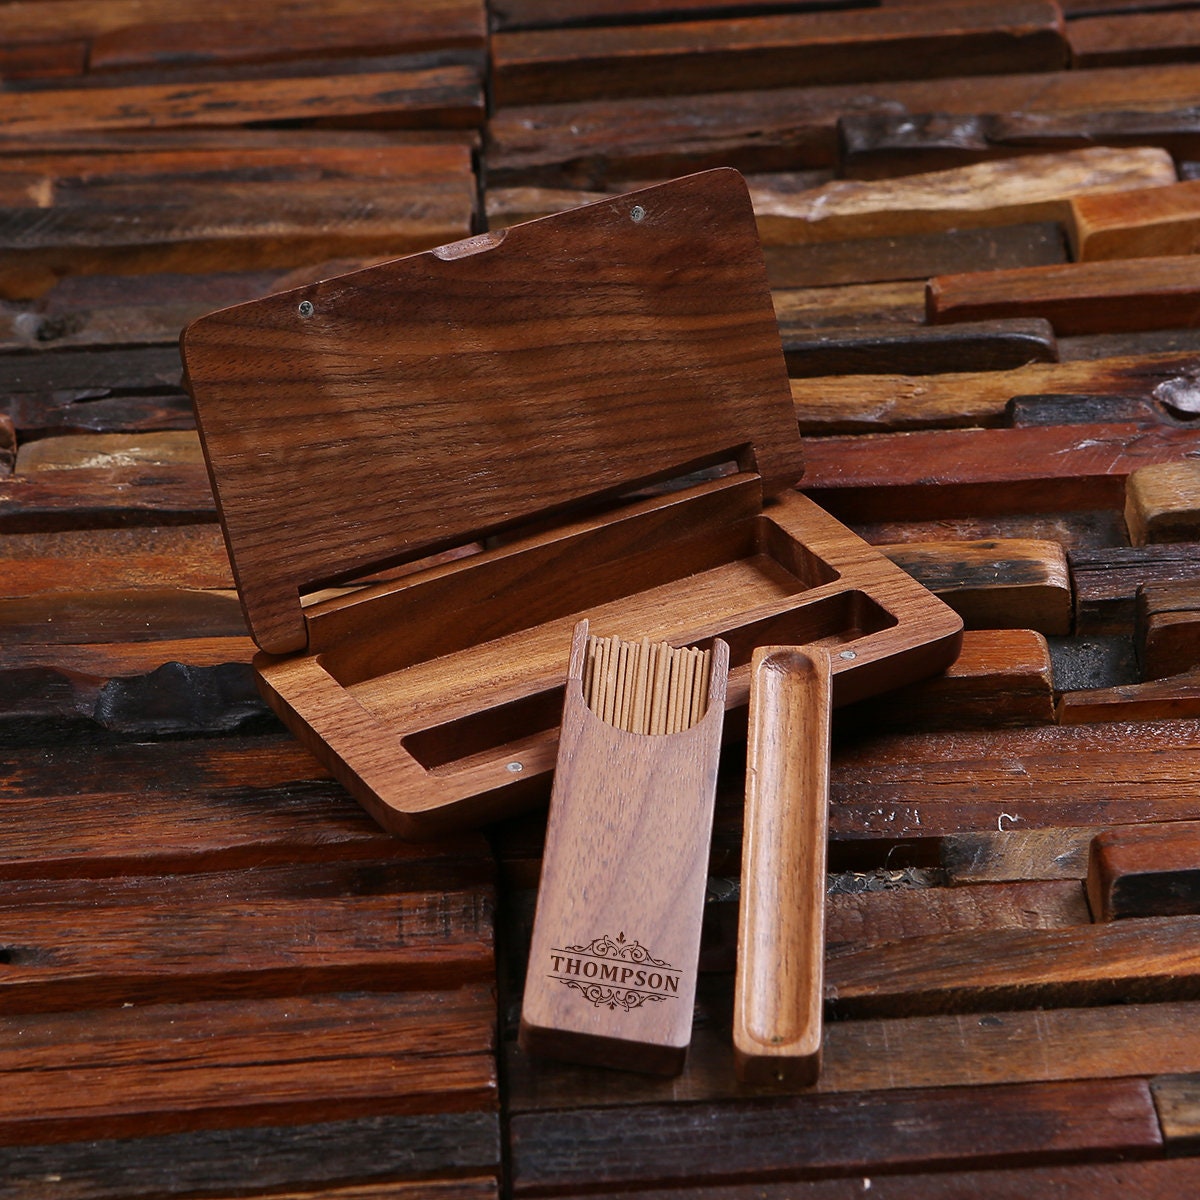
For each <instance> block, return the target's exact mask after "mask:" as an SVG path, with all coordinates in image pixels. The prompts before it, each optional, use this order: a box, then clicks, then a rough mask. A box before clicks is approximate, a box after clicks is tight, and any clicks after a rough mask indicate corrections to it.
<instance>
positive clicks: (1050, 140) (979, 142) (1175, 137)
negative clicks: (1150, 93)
mask: <svg viewBox="0 0 1200 1200" xmlns="http://www.w3.org/2000/svg"><path fill="white" fill-rule="evenodd" d="M1180 102H1181V103H1180V105H1179V106H1178V107H1164V108H1160V107H1159V106H1155V108H1154V109H1151V110H1148V111H1138V110H1137V109H1136V108H1135V107H1134V105H1133V104H1130V106H1129V109H1128V110H1127V111H1122V110H1119V109H1118V110H1115V111H1105V109H1104V108H1103V107H1102V106H1098V105H1093V106H1085V107H1082V108H1079V109H1076V110H1074V111H1062V112H1054V111H1048V112H1031V111H1028V109H1027V107H1026V106H1025V105H1022V104H1020V103H1018V104H1017V106H1016V107H1015V108H1013V109H1012V110H1011V111H1009V112H998V111H996V110H995V107H994V106H993V105H992V104H990V103H987V102H985V104H984V105H983V107H982V108H981V109H980V111H979V112H976V113H969V112H957V111H952V112H925V113H916V112H913V113H905V114H904V115H897V114H895V113H888V112H886V111H879V112H874V113H867V114H861V115H860V114H858V113H846V114H845V115H843V116H842V117H841V118H840V119H839V121H838V130H839V133H840V135H841V146H842V160H841V169H842V172H843V174H844V175H845V176H846V177H847V178H851V179H884V178H887V177H889V176H891V175H895V174H909V173H912V172H915V171H942V170H947V169H949V168H951V167H961V166H966V165H968V164H970V163H976V162H987V161H989V160H991V159H996V158H1010V157H1013V156H1014V155H1024V154H1030V153H1033V152H1036V151H1042V152H1045V151H1047V150H1055V149H1057V150H1069V149H1077V148H1080V147H1084V146H1097V145H1099V146H1139V145H1141V146H1161V147H1162V148H1163V149H1164V150H1167V151H1169V152H1170V153H1172V154H1174V155H1176V156H1177V157H1180V158H1194V157H1195V156H1196V154H1197V153H1198V152H1200V110H1198V109H1196V108H1195V107H1192V106H1191V104H1192V101H1190V100H1185V99H1184V98H1183V97H1182V96H1181V97H1180Z"/></svg>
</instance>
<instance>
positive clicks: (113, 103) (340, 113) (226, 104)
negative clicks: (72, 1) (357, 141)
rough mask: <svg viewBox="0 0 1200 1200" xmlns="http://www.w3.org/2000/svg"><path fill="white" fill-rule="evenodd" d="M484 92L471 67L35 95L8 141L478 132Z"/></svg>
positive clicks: (10, 119)
mask: <svg viewBox="0 0 1200 1200" xmlns="http://www.w3.org/2000/svg"><path fill="white" fill-rule="evenodd" d="M482 116H483V89H482V87H481V81H480V79H479V74H478V72H477V71H476V70H474V69H473V68H471V67H464V66H449V67H432V68H429V69H426V70H417V71H394V72H384V73H379V74H371V73H364V74H347V75H342V76H330V77H327V78H323V79H320V80H319V81H318V80H314V79H312V78H309V77H306V76H296V77H293V78H279V79H266V80H225V81H220V82H213V83H199V84H195V85H193V86H192V87H189V88H187V89H185V91H184V93H183V94H182V95H181V94H180V91H179V86H178V84H172V83H166V84H126V85H124V86H115V87H105V88H79V89H76V90H68V89H55V90H54V91H52V92H47V91H40V90H31V91H24V92H13V93H12V94H11V95H9V96H8V97H7V103H6V111H5V113H4V116H3V117H0V134H3V135H4V136H5V137H29V138H37V137H38V136H39V135H43V134H48V133H55V132H61V131H63V130H104V129H137V128H145V127H151V128H156V129H164V128H166V129H169V128H173V127H185V128H186V127H188V126H209V127H211V126H213V125H245V124H249V123H252V122H261V121H286V120H299V121H306V122H313V121H318V120H322V119H324V120H333V121H337V120H339V119H340V120H342V121H343V122H344V121H346V120H347V119H349V120H350V121H351V122H353V123H355V124H364V123H365V124H368V125H369V124H372V123H374V124H377V125H382V126H383V127H389V126H390V127H392V128H398V129H413V128H426V129H428V128H442V129H469V128H475V127H477V126H478V125H479V124H480V122H481V119H482Z"/></svg>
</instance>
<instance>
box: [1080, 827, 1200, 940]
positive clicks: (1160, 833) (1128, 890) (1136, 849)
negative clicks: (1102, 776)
mask: <svg viewBox="0 0 1200 1200" xmlns="http://www.w3.org/2000/svg"><path fill="white" fill-rule="evenodd" d="M1087 889H1088V903H1089V904H1090V905H1091V909H1092V915H1093V917H1094V918H1095V919H1096V920H1097V921H1113V920H1117V919H1118V918H1121V917H1162V916H1170V915H1172V914H1174V913H1194V912H1200V822H1198V821H1172V822H1166V823H1164V824H1162V825H1129V826H1126V827H1124V828H1122V829H1108V830H1105V831H1104V832H1103V833H1098V834H1097V835H1096V836H1095V837H1094V838H1093V839H1092V845H1091V851H1090V853H1089V855H1088V877H1087Z"/></svg>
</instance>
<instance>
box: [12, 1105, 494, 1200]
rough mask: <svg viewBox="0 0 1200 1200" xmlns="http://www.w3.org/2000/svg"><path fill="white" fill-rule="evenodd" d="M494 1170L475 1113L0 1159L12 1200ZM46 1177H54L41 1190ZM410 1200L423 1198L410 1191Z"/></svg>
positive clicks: (19, 1150)
mask: <svg viewBox="0 0 1200 1200" xmlns="http://www.w3.org/2000/svg"><path fill="white" fill-rule="evenodd" d="M499 1161H500V1132H499V1122H498V1119H497V1117H496V1115H495V1114H494V1113H483V1112H473V1113H429V1114H421V1115H419V1116H380V1117H360V1118H357V1119H354V1120H347V1121H327V1122H323V1123H320V1124H310V1125H295V1126H282V1127H279V1128H270V1127H267V1128H262V1129H257V1128H251V1129H229V1130H204V1131H197V1132H193V1133H183V1134H168V1135H163V1136H158V1137H146V1138H141V1139H117V1140H100V1141H83V1142H69V1143H64V1144H57V1145H56V1144H42V1145H26V1146H10V1147H5V1148H4V1149H3V1150H0V1171H2V1172H3V1174H4V1178H5V1187H6V1189H7V1190H8V1192H9V1194H10V1195H11V1196H13V1197H15V1198H17V1200H47V1198H48V1196H49V1195H50V1189H53V1190H60V1191H61V1190H62V1189H63V1188H69V1189H70V1191H71V1194H72V1195H73V1196H76V1197H79V1200H118V1198H119V1197H130V1196H136V1197H146V1198H147V1200H149V1198H150V1197H159V1196H180V1197H183V1196H189V1195H194V1194H196V1193H198V1192H201V1193H207V1194H209V1195H216V1194H219V1193H222V1192H224V1193H226V1194H231V1195H237V1194H243V1195H244V1194H245V1185H246V1165H247V1163H253V1164H254V1184H255V1187H256V1188H258V1189H259V1190H260V1191H261V1192H262V1193H264V1194H269V1193H271V1192H278V1191H279V1190H280V1189H283V1188H293V1189H296V1190H303V1189H305V1188H310V1189H311V1188H322V1187H324V1186H327V1185H330V1184H338V1183H363V1182H367V1183H372V1182H375V1181H381V1182H386V1181H389V1180H393V1179H400V1180H414V1179H423V1178H429V1177H434V1178H437V1177H439V1176H441V1177H446V1176H451V1177H453V1176H455V1175H458V1174H463V1175H479V1174H481V1173H484V1172H495V1171H496V1170H497V1169H498V1166H499ZM47 1176H56V1177H57V1178H55V1179H53V1180H52V1181H48V1180H47ZM469 1186H471V1185H469V1184H468V1187H469ZM451 1194H453V1193H451ZM434 1195H437V1193H436V1192H435V1193H434ZM415 1200H424V1198H423V1197H421V1195H420V1193H419V1192H417V1193H416V1194H415Z"/></svg>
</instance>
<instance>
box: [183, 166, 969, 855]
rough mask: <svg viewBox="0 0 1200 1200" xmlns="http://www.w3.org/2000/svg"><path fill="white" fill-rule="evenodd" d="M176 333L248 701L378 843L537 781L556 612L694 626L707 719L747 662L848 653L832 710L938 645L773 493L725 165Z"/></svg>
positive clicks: (767, 358)
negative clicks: (300, 747)
mask: <svg viewBox="0 0 1200 1200" xmlns="http://www.w3.org/2000/svg"><path fill="white" fill-rule="evenodd" d="M182 345H183V355H184V361H185V365H186V379H187V382H188V387H189V390H190V391H191V393H192V396H193V398H194V401H195V405H196V413H197V420H198V423H199V427H200V434H201V438H202V440H203V444H204V449H205V454H206V457H207V460H208V463H209V469H210V473H211V477H212V482H213V488H214V491H215V493H216V496H217V503H218V508H219V512H220V516H221V522H222V526H223V528H224V531H225V537H226V541H227V544H228V547H229V553H230V557H231V559H232V562H233V566H234V571H235V576H236V579H237V584H238V591H239V594H240V596H241V599H242V603H243V606H244V608H245V613H246V619H247V621H248V623H249V627H250V630H251V632H252V634H253V636H254V639H255V641H256V642H257V644H258V645H259V646H260V647H261V649H262V653H261V654H260V655H258V656H257V657H256V659H255V667H256V670H257V672H258V676H259V679H260V681H261V686H262V689H263V691H264V694H265V695H266V696H267V698H268V700H269V701H270V703H271V704H272V706H273V707H274V708H275V710H276V711H277V712H278V713H279V714H280V716H281V717H282V718H283V719H284V721H286V722H287V723H288V725H289V726H290V727H291V728H292V729H293V730H294V731H295V732H296V733H297V735H298V736H299V737H300V738H301V739H302V740H303V741H304V742H305V743H306V744H307V745H308V746H309V748H310V749H311V750H312V751H313V752H314V753H315V754H316V755H317V756H318V757H319V758H321V759H322V760H323V761H324V762H325V763H326V764H327V765H328V766H329V767H330V768H331V769H332V770H333V772H334V773H335V774H336V775H337V777H338V778H339V779H341V780H342V781H343V782H344V783H345V784H346V785H347V786H348V787H349V788H350V790H351V791H352V792H353V793H354V794H355V795H356V796H357V797H358V798H359V800H361V801H362V803H363V804H364V805H365V806H366V807H367V809H368V810H369V811H370V812H371V813H372V814H373V815H374V816H375V817H376V818H377V819H378V820H379V821H380V823H381V824H383V825H384V826H385V827H386V828H388V829H390V830H392V831H394V832H396V833H398V834H401V835H404V836H414V837H420V836H427V835H433V834H438V833H441V832H443V831H445V830H447V829H449V828H452V827H456V826H459V825H462V824H464V823H477V822H481V821H486V820H489V819H492V818H495V817H498V816H500V815H503V814H505V813H508V812H511V811H514V810H515V809H516V808H517V807H518V806H520V805H522V804H525V803H527V802H528V801H529V800H530V799H533V798H538V797H543V796H544V795H545V794H546V792H547V776H548V774H549V773H550V772H551V771H552V769H553V766H554V761H555V751H556V739H557V727H558V722H559V718H560V715H561V711H562V699H563V681H564V678H565V676H566V671H567V661H568V654H569V650H570V645H571V630H572V627H573V626H574V624H575V623H576V621H577V620H579V619H580V618H581V617H585V616H586V617H587V618H589V620H590V621H591V624H592V628H593V630H595V631H596V632H597V633H599V634H603V635H611V634H619V635H620V636H622V637H625V638H641V637H649V638H651V639H661V640H668V641H671V642H672V643H674V644H676V645H682V644H684V643H693V644H694V643H698V642H703V641H704V640H705V639H710V638H712V637H715V636H720V637H721V638H723V639H724V640H725V641H726V642H728V644H729V647H730V651H731V658H730V662H731V667H732V671H731V675H730V679H729V688H728V698H727V703H728V704H729V705H730V706H738V705H744V704H745V702H746V698H747V688H748V670H749V662H750V657H751V653H752V651H753V649H754V647H755V646H757V645H761V644H764V643H811V642H821V643H825V644H830V645H837V646H844V647H845V650H844V652H843V653H841V654H835V656H834V662H835V669H836V671H837V680H836V684H837V687H838V699H839V700H846V699H850V698H852V697H854V696H856V695H865V694H867V693H869V692H872V691H876V690H879V689H880V688H881V687H882V686H884V685H885V683H888V682H897V681H899V680H901V679H904V678H912V677H914V676H917V675H920V674H923V673H930V672H933V671H936V670H938V669H940V668H941V667H943V666H945V665H946V664H947V663H948V662H949V661H951V660H952V659H953V656H954V654H955V653H956V651H957V644H958V636H959V629H960V623H959V621H958V618H957V617H956V616H955V615H954V614H953V613H952V612H950V611H949V610H948V609H947V608H945V606H943V605H942V604H941V603H940V602H939V601H937V600H936V599H935V598H934V597H932V596H931V595H930V594H929V593H928V592H926V591H925V590H924V589H923V588H921V587H919V586H918V585H917V584H916V583H914V582H913V581H912V580H911V579H910V578H909V577H908V576H907V575H905V574H904V573H903V572H902V571H900V570H899V569H898V568H896V567H894V566H893V565H892V564H891V563H889V562H888V561H887V560H886V559H884V558H883V557H882V556H881V555H880V554H878V552H876V551H874V550H872V549H871V548H870V547H868V546H867V545H866V544H865V543H863V542H862V541H861V540H859V539H858V538H857V537H855V536H854V535H853V534H851V533H850V532H849V531H848V530H846V529H845V528H844V527H843V526H841V525H840V524H838V523H837V522H836V521H834V520H833V519H832V518H830V517H829V516H828V515H826V514H825V513H824V512H822V511H821V510H820V509H819V508H817V507H816V506H815V505H814V504H812V503H811V502H810V501H808V500H807V499H805V498H804V497H803V496H802V495H799V494H798V493H796V492H794V491H793V490H792V488H793V485H794V484H795V483H796V481H797V480H798V479H799V478H800V476H801V474H802V471H803V458H802V448H801V442H800V437H799V435H798V432H797V427H796V420H795V415H794V410H793V407H792V400H791V394H790V390H789V386H788V379H787V373H786V370H785V367H784V360H783V354H782V351H781V348H780V341H779V335H778V330H777V327H776V322H775V314H774V310H773V308H772V304H771V295H770V291H769V289H768V285H767V279H766V272H765V268H764V264H763V257H762V251H761V249H760V246H759V242H758V236H757V231H756V228H755V222H754V216H753V212H752V210H751V206H750V200H749V196H748V194H747V191H746V187H745V184H744V182H743V181H742V179H741V177H740V176H739V175H738V174H737V173H736V172H734V171H730V170H716V171H708V172H705V173H702V174H699V175H694V176H690V177H688V178H685V179H680V180H676V181H674V182H671V183H668V184H663V185H661V186H657V187H652V188H648V189H645V190H643V191H639V192H636V193H633V194H631V195H626V196H618V197H614V198H613V199H611V200H605V201H602V202H600V203H597V204H592V205H588V206H586V207H583V208H579V209H576V210H574V211H571V212H567V213H563V214H560V215H557V216H553V217H547V218H544V219H542V220H537V221H531V222H528V223H527V224H524V225H518V226H515V227H513V228H511V229H508V230H501V231H497V232H494V233H487V234H480V235H478V236H476V237H472V238H468V239H466V240H465V241H461V242H456V243H453V244H451V245H448V246H442V247H440V248H438V249H435V250H431V251H428V252H425V253H422V254H417V255H413V256H411V257H408V258H402V259H399V260H396V261H394V262H389V263H385V264H383V265H380V266H376V267H372V268H369V269H366V270H361V271H357V272H354V273H352V274H348V275H345V276H341V277H339V278H335V279H328V280H324V281H322V282H320V283H315V284H313V285H311V286H307V287H303V288H299V289H296V290H294V291H290V292H285V293H281V294H279V295H274V296H269V297H267V298H265V299H262V300H258V301H254V302H252V303H249V304H243V305H239V306H237V307H235V308H229V309H225V310H223V311H221V312H217V313H213V314H211V315H209V316H206V317H204V318H202V319H200V320H198V321H196V322H194V323H193V324H192V325H190V326H189V327H188V328H187V329H186V330H185V332H184V335H183V339H182ZM479 545H482V547H483V548H482V550H480V551H479V552H477V553H468V554H466V555H465V556H464V557H460V558H457V559H455V560H453V561H447V562H443V563H441V564H440V565H433V566H429V567H428V568H426V569H422V570H419V571H417V572H415V573H412V574H408V575H405V576H403V577H399V578H394V579H391V580H387V579H385V580H382V581H377V582H373V583H370V584H368V585H366V586H359V587H351V586H347V587H344V588H343V589H342V590H340V591H337V592H336V593H333V594H330V593H329V592H328V589H329V588H330V587H331V586H333V585H346V584H348V582H349V581H352V580H355V579H359V580H361V579H362V578H363V577H364V576H369V575H370V574H371V573H378V572H380V571H381V570H382V569H384V568H385V567H388V566H394V565H395V564H398V563H403V562H412V561H417V560H421V559H424V558H426V557H428V556H431V555H434V554H437V553H439V552H442V551H446V550H449V549H452V548H454V547H463V546H479ZM322 589H325V591H324V592H323V593H322V595H321V596H320V597H319V598H318V599H317V600H316V601H315V602H313V601H312V600H306V594H311V593H314V592H322Z"/></svg>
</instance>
